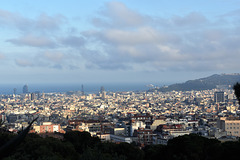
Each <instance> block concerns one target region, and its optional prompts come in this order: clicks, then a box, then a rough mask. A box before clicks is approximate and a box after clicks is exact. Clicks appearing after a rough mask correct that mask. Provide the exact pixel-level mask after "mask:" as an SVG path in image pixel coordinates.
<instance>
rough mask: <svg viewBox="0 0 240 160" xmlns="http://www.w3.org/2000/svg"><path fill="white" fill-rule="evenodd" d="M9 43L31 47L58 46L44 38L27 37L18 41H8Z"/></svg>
mask: <svg viewBox="0 0 240 160" xmlns="http://www.w3.org/2000/svg"><path fill="white" fill-rule="evenodd" d="M7 42H11V43H13V44H15V45H20V46H31V47H49V48H53V47H55V46H56V44H55V43H54V41H53V40H51V39H50V38H47V37H43V36H34V35H26V36H23V37H20V38H18V39H8V40H7Z"/></svg>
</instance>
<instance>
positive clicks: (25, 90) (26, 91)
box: [23, 84, 29, 93]
mask: <svg viewBox="0 0 240 160" xmlns="http://www.w3.org/2000/svg"><path fill="white" fill-rule="evenodd" d="M23 93H29V92H28V85H27V84H25V85H24V86H23Z"/></svg>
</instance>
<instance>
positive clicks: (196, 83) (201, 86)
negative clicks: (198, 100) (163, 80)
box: [157, 73, 240, 92]
mask: <svg viewBox="0 0 240 160" xmlns="http://www.w3.org/2000/svg"><path fill="white" fill-rule="evenodd" d="M236 82H240V74H238V73H236V74H221V75H219V74H214V75H212V76H209V77H206V78H200V79H196V80H189V81H186V82H185V83H177V84H172V85H169V86H165V87H161V88H159V89H157V90H158V91H162V92H167V91H172V90H175V91H191V90H207V89H214V88H218V87H220V88H221V87H225V88H226V87H228V88H231V87H232V86H233V85H234V84H235V83H236Z"/></svg>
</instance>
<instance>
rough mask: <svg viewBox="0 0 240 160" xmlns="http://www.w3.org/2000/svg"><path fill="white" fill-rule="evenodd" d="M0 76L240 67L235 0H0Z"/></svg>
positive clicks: (101, 77) (103, 76)
mask: <svg viewBox="0 0 240 160" xmlns="http://www.w3.org/2000/svg"><path fill="white" fill-rule="evenodd" d="M0 2H1V5H0V73H1V76H0V77H1V78H0V83H1V84H6V83H7V84H9V83H42V84H44V83H79V84H82V83H159V84H164V83H166V84H167V83H179V82H184V81H187V80H193V79H198V78H202V77H207V76H210V75H212V74H221V73H238V72H239V68H240V63H239V59H240V45H239V44H240V36H239V35H240V0H210V1H209V0H195V1H193V0H181V1H179V0H148V1H146V0H141V1H139V0H119V1H110V0H89V1H79V0H68V1H66V0H50V1H49V0H34V1H32V0H8V1H4V0H2V1H0Z"/></svg>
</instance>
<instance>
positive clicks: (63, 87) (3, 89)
mask: <svg viewBox="0 0 240 160" xmlns="http://www.w3.org/2000/svg"><path fill="white" fill-rule="evenodd" d="M24 85H25V84H0V95H10V94H13V93H14V88H16V94H21V93H22V92H23V86H24ZM27 86H28V91H29V92H31V93H34V92H40V93H65V92H68V91H82V86H83V91H84V93H85V94H93V93H98V92H99V91H100V88H101V87H102V86H103V87H104V89H105V91H107V92H127V91H146V90H148V89H150V88H152V87H153V86H154V87H160V86H163V85H161V84H157V85H152V84H150V83H102V84H98V83H88V84H27Z"/></svg>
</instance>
